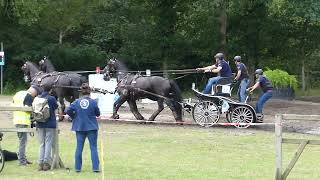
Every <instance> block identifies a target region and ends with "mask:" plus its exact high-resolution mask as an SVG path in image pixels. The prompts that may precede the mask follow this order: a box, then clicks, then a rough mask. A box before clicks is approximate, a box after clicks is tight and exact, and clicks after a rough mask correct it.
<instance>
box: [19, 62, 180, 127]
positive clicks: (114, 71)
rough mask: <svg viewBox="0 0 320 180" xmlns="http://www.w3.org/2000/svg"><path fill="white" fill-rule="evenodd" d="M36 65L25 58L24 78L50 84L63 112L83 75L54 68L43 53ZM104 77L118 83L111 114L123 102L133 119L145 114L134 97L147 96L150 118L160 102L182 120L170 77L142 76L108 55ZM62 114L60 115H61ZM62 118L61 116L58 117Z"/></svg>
mask: <svg viewBox="0 0 320 180" xmlns="http://www.w3.org/2000/svg"><path fill="white" fill-rule="evenodd" d="M38 64H39V66H38V65H37V64H35V63H33V62H31V61H26V62H25V63H24V64H23V66H22V68H21V69H22V71H23V73H24V79H25V81H26V82H30V85H38V86H50V87H51V89H52V93H53V94H54V95H55V96H56V97H57V98H58V101H59V103H60V105H61V107H60V112H61V113H62V112H64V109H65V103H64V100H66V101H68V102H72V101H74V100H75V99H76V98H78V97H79V91H78V89H77V87H80V85H81V84H82V83H84V82H87V78H85V77H84V76H82V75H79V74H76V73H72V72H71V73H70V72H68V73H67V72H57V71H55V68H54V66H53V64H52V63H51V62H50V60H49V59H48V58H47V57H45V58H43V59H42V60H40V61H39V63H38ZM103 75H104V80H109V79H110V78H116V79H117V81H118V86H117V88H116V92H117V93H118V95H119V98H118V99H117V100H116V101H115V102H114V105H113V114H112V118H114V119H119V115H118V113H117V112H118V110H119V108H120V106H121V105H122V104H123V103H124V102H127V103H128V104H129V107H130V110H131V112H132V113H133V115H134V116H135V118H136V119H137V120H144V119H145V118H144V117H143V116H142V115H141V114H140V112H139V110H138V108H137V104H136V101H137V100H138V99H142V98H148V99H151V100H153V101H157V103H158V108H157V109H156V111H155V112H154V113H153V114H152V115H151V116H150V117H149V119H148V120H149V121H153V120H154V119H155V118H156V117H157V115H158V114H159V113H160V112H161V111H162V110H163V109H164V103H166V104H167V105H168V107H169V108H170V109H171V111H172V113H173V116H174V118H175V120H176V121H177V122H182V105H181V102H182V96H181V91H180V89H179V87H178V85H177V84H176V83H175V82H174V81H173V80H171V79H167V78H163V77H161V76H143V75H140V74H131V73H129V72H128V70H127V68H126V66H125V64H123V63H122V62H121V61H119V60H117V59H115V58H113V59H110V60H109V61H108V62H107V64H106V66H105V67H104V69H103ZM61 117H62V116H61ZM60 120H62V118H60Z"/></svg>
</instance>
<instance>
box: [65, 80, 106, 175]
mask: <svg viewBox="0 0 320 180" xmlns="http://www.w3.org/2000/svg"><path fill="white" fill-rule="evenodd" d="M80 89H81V92H82V95H83V97H81V98H79V99H76V100H75V101H74V102H72V103H71V105H70V107H69V108H68V109H67V110H66V113H67V114H68V115H69V116H70V117H71V119H72V131H75V132H76V138H77V148H76V152H75V171H76V172H80V171H81V167H82V151H83V145H84V142H85V139H86V138H88V140H89V144H90V150H91V161H92V171H93V172H100V169H99V157H98V149H97V139H98V129H99V126H98V122H97V118H96V117H97V116H100V110H99V107H98V104H97V102H96V101H95V100H93V99H91V98H90V97H89V95H90V91H91V89H90V87H89V85H88V83H84V84H82V85H81V88H80Z"/></svg>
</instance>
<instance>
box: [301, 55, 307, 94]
mask: <svg viewBox="0 0 320 180" xmlns="http://www.w3.org/2000/svg"><path fill="white" fill-rule="evenodd" d="M301 60H302V65H301V82H302V89H301V90H302V91H303V92H305V91H306V78H305V64H304V62H305V55H304V54H303V57H302V58H301Z"/></svg>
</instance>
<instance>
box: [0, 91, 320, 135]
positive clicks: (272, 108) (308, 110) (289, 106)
mask: <svg viewBox="0 0 320 180" xmlns="http://www.w3.org/2000/svg"><path fill="white" fill-rule="evenodd" d="M11 101H12V97H10V96H0V106H8V105H10V104H11ZM250 104H251V105H252V106H253V107H254V106H255V102H251V103H250ZM156 108H157V104H156V103H151V104H142V103H138V109H139V110H140V113H141V114H142V115H143V116H144V117H145V118H146V119H148V118H149V117H150V116H151V114H152V112H153V111H154V110H155V109H156ZM0 113H1V114H0V127H1V128H6V127H13V125H12V112H3V111H0ZM264 114H265V118H264V122H274V121H275V115H276V114H299V115H303V114H305V115H311V114H317V115H320V103H313V102H307V101H297V100H294V101H287V100H278V99H272V100H270V101H268V102H267V104H266V105H265V107H264ZM119 115H120V118H121V119H134V116H133V115H132V113H131V112H130V110H129V108H128V107H126V106H124V107H121V108H120V111H119ZM221 117H222V118H221V119H220V121H219V122H226V120H225V118H224V115H222V116H221ZM183 119H184V121H186V122H189V123H193V119H192V116H191V114H190V113H188V112H186V111H185V112H184V118H183ZM156 121H161V122H174V118H173V116H172V113H171V111H170V109H169V108H165V109H164V110H163V111H162V112H161V113H160V114H159V115H158V117H157V118H156ZM60 125H61V126H60V127H66V128H68V129H69V128H70V123H69V122H62V123H60ZM212 128H214V127H212ZM228 128H234V127H228ZM250 128H254V129H261V130H267V131H269V130H270V131H273V127H272V126H267V127H265V126H264V127H262V126H259V127H250ZM284 131H290V132H299V133H310V134H319V135H320V119H319V121H318V122H317V121H290V122H289V121H286V122H284Z"/></svg>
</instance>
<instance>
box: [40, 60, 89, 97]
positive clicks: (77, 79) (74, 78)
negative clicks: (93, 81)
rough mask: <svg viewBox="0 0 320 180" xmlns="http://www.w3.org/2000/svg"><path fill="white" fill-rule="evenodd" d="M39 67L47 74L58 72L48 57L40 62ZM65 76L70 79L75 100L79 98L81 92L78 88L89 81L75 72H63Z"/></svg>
mask: <svg viewBox="0 0 320 180" xmlns="http://www.w3.org/2000/svg"><path fill="white" fill-rule="evenodd" d="M39 67H40V70H41V71H43V72H45V73H53V72H56V70H55V67H54V66H53V64H52V63H51V61H50V60H49V59H48V57H46V56H45V57H44V58H43V59H41V60H40V61H39ZM56 73H57V72H56ZM63 74H64V75H65V76H67V77H68V78H69V79H70V81H71V86H72V88H73V96H74V97H75V98H78V97H79V91H78V90H79V89H77V87H79V88H80V86H81V85H82V84H83V83H87V82H88V79H87V78H86V77H85V76H82V75H80V74H77V73H73V72H63ZM70 88H71V87H70Z"/></svg>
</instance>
